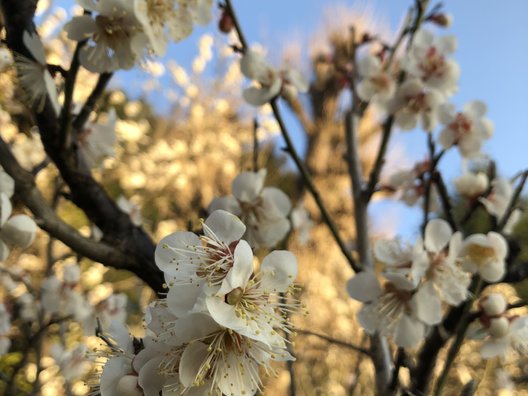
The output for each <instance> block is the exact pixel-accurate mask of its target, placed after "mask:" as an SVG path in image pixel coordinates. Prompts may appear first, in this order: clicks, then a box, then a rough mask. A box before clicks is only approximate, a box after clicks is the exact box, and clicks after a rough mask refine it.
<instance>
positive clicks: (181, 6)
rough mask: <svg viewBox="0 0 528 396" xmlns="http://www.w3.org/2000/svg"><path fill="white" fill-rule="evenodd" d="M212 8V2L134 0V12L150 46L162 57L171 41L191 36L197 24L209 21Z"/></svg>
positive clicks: (202, 0)
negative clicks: (194, 25)
mask: <svg viewBox="0 0 528 396" xmlns="http://www.w3.org/2000/svg"><path fill="white" fill-rule="evenodd" d="M212 5H213V1H212V0H186V1H182V0H134V11H135V15H136V17H137V19H138V21H139V22H140V23H141V26H142V28H143V31H144V32H145V34H146V35H147V37H148V39H149V42H150V47H151V48H152V50H153V51H154V52H155V53H156V54H157V55H159V56H163V55H164V54H165V52H166V50H167V45H168V43H169V39H170V40H173V41H176V42H177V41H181V40H183V39H184V38H186V37H188V36H189V35H190V34H191V33H192V31H193V24H194V23H197V24H200V25H205V24H207V23H208V22H209V20H210V17H211V7H212Z"/></svg>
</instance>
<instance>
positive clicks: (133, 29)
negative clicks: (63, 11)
mask: <svg viewBox="0 0 528 396" xmlns="http://www.w3.org/2000/svg"><path fill="white" fill-rule="evenodd" d="M77 2H78V3H79V5H81V6H82V7H83V8H84V9H85V10H87V11H90V14H85V15H81V16H75V17H73V19H72V20H71V21H70V22H68V23H67V24H66V25H65V26H64V30H65V31H66V33H67V35H68V38H69V39H70V40H74V41H82V40H88V42H87V43H86V44H85V45H84V46H83V47H82V48H81V51H80V62H81V65H83V66H84V67H85V68H87V69H88V70H90V71H92V72H95V73H103V72H106V73H110V72H113V71H115V70H117V69H130V68H132V67H133V66H134V64H135V63H136V61H137V60H138V59H140V58H141V57H142V56H143V53H144V51H145V48H146V46H147V43H148V38H147V36H146V35H145V33H144V32H143V28H142V25H141V24H140V22H139V21H138V20H137V18H136V15H135V13H134V1H133V0H104V1H103V0H78V1H77Z"/></svg>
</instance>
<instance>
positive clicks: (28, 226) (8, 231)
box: [0, 215, 37, 249]
mask: <svg viewBox="0 0 528 396" xmlns="http://www.w3.org/2000/svg"><path fill="white" fill-rule="evenodd" d="M36 232H37V225H36V224H35V222H34V221H33V219H32V218H31V217H29V216H26V215H16V216H13V217H11V218H10V219H9V220H8V221H7V222H6V223H5V224H4V226H3V227H2V230H1V231H0V237H2V240H3V241H4V242H5V243H6V244H7V245H8V246H18V247H20V248H22V249H25V248H27V247H28V246H29V245H31V244H32V243H33V241H34V240H35V234H36Z"/></svg>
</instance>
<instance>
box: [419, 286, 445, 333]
mask: <svg viewBox="0 0 528 396" xmlns="http://www.w3.org/2000/svg"><path fill="white" fill-rule="evenodd" d="M412 301H413V304H414V307H415V309H416V311H415V313H416V316H417V317H418V318H419V319H420V320H422V321H423V322H424V323H426V324H428V325H435V324H438V323H440V322H441V321H442V303H441V301H440V298H439V297H438V294H437V293H436V290H435V289H434V286H433V283H432V282H425V283H424V284H423V285H422V286H421V287H420V288H419V289H418V291H417V292H416V293H415V294H414V296H413V299H412Z"/></svg>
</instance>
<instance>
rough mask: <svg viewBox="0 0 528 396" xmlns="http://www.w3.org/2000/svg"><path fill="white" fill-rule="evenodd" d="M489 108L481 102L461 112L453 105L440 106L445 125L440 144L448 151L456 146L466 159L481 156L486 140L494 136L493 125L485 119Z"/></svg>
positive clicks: (473, 103)
mask: <svg viewBox="0 0 528 396" xmlns="http://www.w3.org/2000/svg"><path fill="white" fill-rule="evenodd" d="M486 112H487V106H486V104H485V103H483V102H480V101H473V102H469V103H467V104H466V105H465V106H464V109H463V110H462V111H461V112H458V113H457V112H456V109H455V106H454V105H452V104H444V105H442V106H440V108H439V111H438V114H439V118H440V121H441V122H442V124H444V125H445V127H444V129H442V131H441V132H440V136H439V137H438V142H439V143H440V145H441V146H442V147H443V148H444V149H447V148H449V147H452V146H454V145H456V146H457V147H458V150H459V151H460V155H462V156H463V157H464V158H474V157H476V156H478V155H479V154H480V149H481V147H482V143H483V142H484V140H486V139H489V138H490V137H491V136H492V134H493V124H492V123H491V121H490V120H489V119H487V118H485V115H486Z"/></svg>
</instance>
